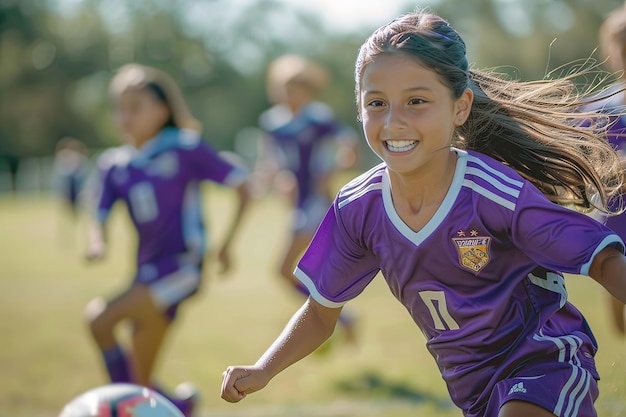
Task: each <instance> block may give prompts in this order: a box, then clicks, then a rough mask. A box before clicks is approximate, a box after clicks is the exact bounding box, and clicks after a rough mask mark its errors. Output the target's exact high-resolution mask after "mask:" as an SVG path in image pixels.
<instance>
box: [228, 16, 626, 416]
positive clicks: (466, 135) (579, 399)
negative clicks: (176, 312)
mask: <svg viewBox="0 0 626 417" xmlns="http://www.w3.org/2000/svg"><path fill="white" fill-rule="evenodd" d="M355 75H356V86H357V91H356V93H357V105H358V108H359V113H360V116H361V118H362V122H363V128H364V131H365V136H366V138H367V141H368V144H369V146H370V147H371V148H372V150H374V152H375V153H376V154H377V155H378V156H379V157H380V158H381V159H382V160H383V161H384V163H383V164H381V165H380V166H378V167H375V168H374V169H372V170H370V171H369V172H367V173H365V174H364V175H362V176H360V177H358V178H357V179H355V180H354V181H352V182H351V183H349V184H348V185H346V186H345V187H344V188H343V189H342V190H341V191H340V193H339V194H338V196H337V198H336V199H335V202H334V204H333V207H332V208H331V209H330V210H329V211H328V213H327V215H326V217H325V219H324V221H323V222H322V224H321V226H320V228H319V229H318V231H317V233H316V236H315V238H314V239H313V241H312V242H311V245H310V246H309V248H308V249H307V251H306V253H305V254H304V256H303V258H302V259H301V261H300V262H299V264H298V268H297V270H296V276H297V277H298V278H299V279H300V280H301V281H302V282H303V283H304V284H305V285H306V286H307V288H309V290H310V292H311V297H310V298H309V300H308V301H307V302H306V303H305V304H304V306H303V307H302V308H301V309H300V310H299V311H298V312H297V313H296V314H295V316H294V317H293V318H292V320H291V321H290V323H289V324H288V325H287V327H286V329H285V330H284V332H283V333H282V334H281V335H280V337H279V338H278V339H277V340H276V341H275V342H274V344H273V345H272V346H271V347H270V348H269V349H268V350H267V351H266V353H265V354H264V355H263V356H262V357H261V358H260V359H259V360H258V361H257V363H256V364H255V365H253V366H243V367H240V366H235V367H229V368H228V369H227V370H226V372H224V380H223V385H222V397H223V398H224V399H226V400H228V401H233V402H234V401H239V400H241V399H242V398H244V397H245V396H246V395H247V394H249V393H252V392H255V391H257V390H259V389H261V388H262V387H264V386H265V385H266V384H267V383H268V382H269V381H270V380H271V379H272V378H273V377H274V376H276V375H277V374H278V373H279V372H280V371H282V370H283V369H285V368H286V367H287V366H289V365H291V364H293V363H294V362H296V361H298V360H300V359H301V358H303V357H304V356H306V355H307V354H309V353H310V352H312V351H313V350H314V349H315V348H316V347H317V346H319V345H320V343H322V342H323V341H324V340H325V339H326V338H327V337H328V336H329V335H330V334H331V333H332V331H333V327H334V326H335V323H336V321H337V318H338V316H339V313H340V311H341V308H342V306H343V305H344V304H345V303H346V302H347V301H349V300H350V299H352V298H354V297H356V296H357V295H358V294H360V293H361V292H362V291H363V289H364V288H365V287H366V286H367V285H368V284H369V282H370V281H371V280H372V279H373V278H374V276H376V275H377V274H378V272H379V271H381V272H382V274H383V275H384V277H385V279H386V281H387V283H388V285H389V287H390V289H391V291H392V293H393V294H394V295H395V296H396V297H397V298H398V300H399V301H400V302H401V303H402V304H403V305H404V306H405V307H406V308H407V310H408V311H409V313H410V314H411V316H412V318H413V320H414V321H415V322H416V324H417V325H418V326H419V327H420V328H421V330H422V332H423V333H424V335H425V337H426V338H427V346H428V348H429V350H430V351H431V353H432V355H433V357H434V358H435V359H436V361H437V364H438V366H439V368H440V371H441V373H442V376H443V379H444V380H445V382H446V384H447V386H448V389H449V392H450V395H451V397H452V399H453V401H454V402H455V403H456V404H457V405H458V406H459V407H460V408H461V409H462V410H463V413H464V414H465V415H466V416H469V417H475V416H476V417H477V416H485V417H495V416H500V417H521V416H531V415H532V416H538V417H542V416H545V417H550V416H552V417H553V416H554V415H556V416H595V415H596V412H595V410H594V406H593V402H594V401H595V398H596V397H597V395H598V388H597V383H596V381H597V379H598V375H597V371H596V368H595V365H594V359H593V357H594V354H595V352H596V342H595V339H594V337H593V334H592V333H591V330H590V329H589V327H588V325H587V323H586V321H585V319H584V318H583V317H582V315H581V313H580V312H579V311H578V310H577V309H576V308H574V306H572V305H571V304H570V303H568V302H567V292H566V291H565V286H564V284H563V281H564V280H563V276H562V275H561V271H563V272H568V273H580V274H586V275H590V276H591V277H592V278H594V279H595V280H597V281H598V282H599V283H600V284H602V285H603V286H604V287H605V288H606V289H607V290H608V291H609V292H611V293H612V294H613V295H614V296H616V297H617V298H619V299H620V300H622V301H626V257H624V256H623V250H624V244H623V242H622V241H621V239H620V238H619V237H618V236H617V235H615V234H614V232H612V231H611V230H610V229H608V228H607V227H605V226H604V225H602V224H601V223H599V222H596V221H595V220H593V219H591V218H590V217H588V216H586V215H584V214H582V213H579V212H576V211H574V210H571V209H569V208H565V207H562V206H560V205H558V204H555V203H554V202H555V201H556V202H563V203H570V204H572V205H574V206H578V207H586V206H588V205H589V204H590V202H589V201H588V199H587V197H586V195H587V194H586V193H585V192H582V191H581V190H586V189H588V188H595V189H596V190H597V192H598V195H599V202H598V205H599V207H600V208H602V209H604V208H606V205H607V203H608V200H609V198H610V197H611V196H612V195H614V194H615V193H616V192H617V187H618V186H619V185H620V184H621V171H620V169H619V161H618V157H617V154H616V153H615V152H614V151H613V149H612V148H611V147H610V146H609V145H608V143H607V142H606V140H605V139H604V137H601V136H595V135H596V134H597V131H598V130H597V129H600V127H599V126H597V125H594V126H591V127H583V126H580V120H582V119H586V118H588V117H589V115H588V114H587V115H585V114H578V115H573V116H572V115H571V114H570V112H569V111H568V110H569V109H571V108H576V107H578V106H577V104H579V103H578V100H579V95H578V94H577V93H576V92H575V91H574V90H573V83H572V82H571V80H572V78H573V77H574V76H575V75H576V74H574V75H570V76H569V78H566V79H556V80H551V81H546V80H543V81H540V82H534V83H533V82H530V83H524V82H514V81H510V80H508V79H506V80H505V79H501V78H499V77H498V76H497V75H496V74H492V73H491V74H490V73H486V72H482V71H477V70H470V69H469V65H468V59H467V57H466V50H465V44H464V42H463V40H462V39H461V38H460V36H459V34H458V33H457V32H456V31H455V30H454V29H453V28H452V27H451V26H450V25H449V24H448V23H447V22H446V21H444V20H443V19H441V18H440V17H438V16H436V15H433V14H430V13H427V12H423V11H418V12H415V13H412V14H407V15H404V16H401V17H400V18H398V19H396V20H394V21H393V22H391V23H389V24H388V25H385V26H383V27H381V28H380V29H378V30H377V31H375V32H374V34H373V35H372V36H371V37H370V38H369V39H368V40H367V41H366V42H365V43H364V44H363V46H362V47H361V49H360V51H359V55H358V58H357V62H356V70H355ZM576 119H578V120H576ZM556 139H558V140H556ZM583 143H584V145H585V147H584V151H585V152H584V153H583V147H582V146H581V144H583ZM461 147H462V148H465V149H466V150H461V149H459V148H461ZM564 189H565V191H567V192H563V190H564ZM550 200H553V201H550Z"/></svg>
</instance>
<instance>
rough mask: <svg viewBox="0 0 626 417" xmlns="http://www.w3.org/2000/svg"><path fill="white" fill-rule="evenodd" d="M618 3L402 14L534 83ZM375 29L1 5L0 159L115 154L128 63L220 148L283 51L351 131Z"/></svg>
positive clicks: (285, 10)
mask: <svg viewBox="0 0 626 417" xmlns="http://www.w3.org/2000/svg"><path fill="white" fill-rule="evenodd" d="M338 1H341V0H338ZM621 3H622V1H621V0H614V1H612V0H471V1H467V0H465V1H464V0H438V1H436V0H433V1H419V0H416V1H407V4H406V7H405V8H404V10H402V11H410V10H412V9H413V8H415V7H416V6H417V5H419V6H427V7H430V8H431V9H432V10H433V11H435V12H437V13H438V14H440V15H442V16H443V17H445V18H447V19H448V20H449V21H450V22H451V23H452V24H453V26H455V28H457V29H458V30H459V31H460V32H461V34H462V35H463V36H464V38H465V40H466V42H467V44H468V55H469V59H470V62H471V63H473V65H475V66H477V67H481V68H484V67H499V69H500V70H502V71H506V72H510V73H511V74H512V75H513V76H515V77H516V78H521V79H534V78H543V77H544V76H545V75H546V73H547V72H548V71H550V70H551V69H554V68H557V67H559V66H561V65H563V64H566V63H568V62H572V61H575V60H579V59H581V58H586V57H589V56H591V55H592V54H593V51H594V49H595V48H596V47H597V44H598V40H597V39H598V36H597V31H598V27H599V25H600V23H601V21H602V20H603V19H604V17H605V16H606V14H607V13H608V12H609V11H610V10H612V9H614V8H615V7H617V6H620V5H621ZM238 4H239V3H238ZM366 6H367V1H365V0H364V1H363V7H366ZM399 12H400V11H399ZM384 23H386V22H380V24H384ZM373 29H374V28H363V29H359V30H355V31H353V32H350V33H346V32H345V31H335V30H332V28H330V29H329V28H328V27H327V26H325V25H324V22H323V21H321V20H320V18H319V17H318V16H317V15H312V14H310V13H306V12H303V11H298V10H296V9H294V8H290V7H288V6H286V5H285V4H284V3H282V2H281V1H279V0H258V1H249V2H248V3H247V4H243V3H242V4H241V5H240V6H238V7H235V6H234V3H231V2H229V1H227V0H0V155H3V156H4V157H5V158H6V157H7V156H13V157H26V156H42V155H49V154H51V153H52V152H53V150H54V147H55V145H56V143H57V141H58V140H59V139H60V138H62V137H64V136H73V137H76V138H79V139H80V140H82V141H84V142H85V143H86V144H87V146H89V147H90V148H92V149H100V148H104V147H107V146H112V145H116V144H117V143H118V139H117V135H116V132H115V129H114V127H113V126H112V123H111V122H112V120H111V111H110V110H111V109H110V103H109V101H108V92H107V87H108V82H109V80H110V78H111V76H112V74H113V72H114V71H115V69H116V68H118V67H120V66H121V65H123V64H125V63H128V62H140V63H143V64H147V65H153V66H156V67H159V68H161V69H164V70H165V71H167V72H169V73H170V74H172V75H173V76H174V78H175V79H176V80H177V81H178V82H179V83H180V85H181V86H182V88H183V92H184V93H185V96H186V98H187V99H188V101H189V104H190V106H191V108H192V110H193V112H194V114H195V115H196V116H197V117H198V118H199V119H200V120H202V122H203V123H204V126H205V131H204V134H205V136H206V138H207V139H209V140H210V141H212V142H213V143H215V144H216V146H217V147H218V148H221V149H228V148H232V146H233V138H234V137H235V135H236V133H237V132H238V131H239V130H240V129H241V128H243V127H246V126H251V125H256V122H257V117H258V115H259V113H260V112H261V111H262V110H263V109H264V108H266V106H268V102H267V99H266V96H265V86H264V80H265V66H266V64H267V63H268V62H269V61H270V60H272V59H273V58H275V57H276V56H278V55H280V54H282V53H287V52H289V53H300V54H303V55H306V56H309V57H311V58H313V59H315V60H317V61H319V62H321V63H323V64H325V65H326V66H327V67H328V68H329V69H330V71H331V73H332V74H333V77H334V79H333V83H332V87H331V88H329V89H328V90H327V91H326V92H325V93H324V97H323V99H324V100H326V101H327V102H329V103H330V104H332V105H333V106H334V107H335V108H336V109H337V112H338V114H339V115H340V117H341V118H343V120H344V121H346V122H348V123H352V124H353V126H354V127H355V128H356V129H359V127H358V124H357V122H356V118H355V114H356V112H355V107H354V97H353V89H354V85H353V73H352V71H353V63H354V59H355V56H356V52H357V48H358V46H359V45H360V44H361V43H362V41H363V40H364V39H365V37H366V36H367V35H368V34H369V33H370V32H371V31H372V30H373ZM555 39H556V40H555ZM595 57H596V58H598V54H595ZM0 158H1V157H0ZM0 163H1V162H0Z"/></svg>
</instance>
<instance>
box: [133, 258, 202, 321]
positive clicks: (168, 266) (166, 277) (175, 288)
mask: <svg viewBox="0 0 626 417" xmlns="http://www.w3.org/2000/svg"><path fill="white" fill-rule="evenodd" d="M201 278H202V262H197V261H196V262H193V261H189V260H187V259H185V257H184V256H181V257H172V258H169V259H165V260H162V261H159V262H153V263H144V264H141V265H139V268H138V270H137V275H136V276H135V279H134V281H133V284H138V283H139V284H144V285H147V286H148V288H149V290H150V293H151V295H152V299H153V300H154V302H155V304H156V305H157V307H158V308H159V309H161V310H162V311H163V312H164V313H165V315H166V316H167V317H168V319H169V320H170V321H173V320H174V318H175V317H176V312H177V310H178V306H179V305H180V303H181V302H182V301H184V300H186V299H187V298H189V297H191V296H192V295H194V294H195V293H196V292H197V291H198V288H199V287H200V281H201Z"/></svg>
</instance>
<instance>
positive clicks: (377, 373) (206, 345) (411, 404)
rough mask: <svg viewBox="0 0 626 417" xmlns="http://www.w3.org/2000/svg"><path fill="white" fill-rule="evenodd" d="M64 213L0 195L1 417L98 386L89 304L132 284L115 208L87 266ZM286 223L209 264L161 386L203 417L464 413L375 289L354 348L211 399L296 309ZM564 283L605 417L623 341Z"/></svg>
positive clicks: (279, 211)
mask: <svg viewBox="0 0 626 417" xmlns="http://www.w3.org/2000/svg"><path fill="white" fill-rule="evenodd" d="M230 197H231V195H230V194H229V193H224V192H222V191H221V190H220V189H217V188H211V189H210V193H209V195H208V196H207V200H208V201H207V203H208V204H207V215H208V219H209V223H210V226H211V228H212V236H213V239H212V240H213V243H217V242H219V241H220V236H222V233H223V231H224V226H225V224H224V222H222V221H220V219H219V216H220V213H228V212H229V210H230V207H232V206H231V205H232V203H233V202H232V201H231V199H230ZM60 214H61V213H60V211H59V207H58V206H57V203H56V202H55V200H54V199H53V198H51V197H46V196H43V197H36V196H33V197H21V198H18V199H14V198H10V197H3V198H2V199H0V233H1V234H2V239H0V341H1V342H0V417H53V416H55V415H56V413H58V411H59V410H60V409H61V407H62V405H63V404H64V403H65V402H66V401H68V400H69V399H70V398H72V397H74V396H75V395H77V394H79V393H80V392H82V391H85V390H86V389H89V388H91V387H94V386H97V385H102V384H104V383H106V380H105V375H104V371H103V368H102V366H101V364H100V359H99V357H98V355H97V352H96V350H95V348H94V346H93V344H92V342H91V340H90V339H89V338H88V337H87V333H86V331H85V326H84V322H83V320H82V310H83V307H84V305H85V304H86V303H87V302H88V301H89V300H90V299H91V298H92V297H95V296H98V295H111V294H114V293H115V292H117V291H118V290H120V289H121V288H122V287H123V286H124V285H126V283H127V282H128V280H129V277H130V276H131V274H132V272H133V255H134V242H135V238H134V236H133V235H132V234H131V233H130V228H129V223H128V220H127V219H126V215H125V213H124V210H123V209H122V210H116V211H115V212H114V215H113V218H112V219H111V225H110V226H111V228H110V231H111V234H110V236H111V239H110V243H111V244H110V252H109V254H108V257H107V259H106V260H104V261H103V262H101V263H99V264H93V265H87V264H86V263H85V262H84V261H83V260H82V257H81V255H82V249H83V241H84V238H83V236H82V234H83V233H82V231H83V230H84V219H81V221H80V223H79V224H78V225H77V226H76V227H74V228H73V229H72V227H71V225H70V224H69V223H64V224H59V218H60ZM287 216H288V212H287V208H286V206H285V205H284V204H283V203H282V202H280V201H278V200H274V199H271V198H267V199H264V200H260V201H258V202H256V203H255V205H254V206H253V208H252V210H251V212H250V213H249V216H248V217H247V218H246V222H245V224H244V227H243V229H242V233H241V234H240V235H239V236H238V239H237V242H236V245H235V247H234V253H233V256H234V257H235V261H236V265H235V269H234V271H233V272H232V273H231V274H230V275H229V276H227V277H221V276H218V275H217V274H216V273H215V268H214V267H213V265H210V266H209V268H208V270H207V277H206V281H205V286H204V288H203V291H202V292H201V293H200V294H199V295H198V296H197V297H195V298H194V299H192V300H190V301H189V302H188V303H187V305H186V306H185V308H184V309H183V310H182V311H181V315H180V317H179V320H178V321H177V322H176V324H175V327H174V328H173V331H172V334H171V337H170V338H169V339H168V340H167V342H166V345H165V347H164V352H163V355H162V357H161V362H160V363H159V364H158V369H157V371H156V373H157V376H158V378H159V379H160V380H162V381H163V382H164V383H165V384H167V385H169V386H174V385H175V384H177V383H179V382H181V381H186V380H189V381H193V382H194V383H195V384H196V385H197V386H198V387H199V388H200V390H201V393H202V396H203V406H202V413H201V415H206V416H222V417H269V416H272V417H279V416H305V417H306V416H333V417H356V416H381V417H382V416H385V417H404V416H418V415H419V416H434V415H437V416H443V417H446V416H457V417H458V416H460V415H461V413H460V412H459V411H458V410H457V409H455V408H454V407H453V406H452V405H451V402H450V400H449V399H448V395H447V391H446V389H445V386H444V384H443V382H442V380H441V377H440V376H439V373H438V371H437V368H436V366H435V364H434V361H433V359H432V358H431V357H430V355H429V354H428V353H427V351H426V349H425V347H424V339H423V336H422V334H421V332H420V331H419V330H418V329H417V328H416V327H415V326H414V324H413V323H412V321H411V319H410V317H409V316H408V314H407V313H406V312H405V311H404V308H403V307H402V306H400V305H399V304H398V303H397V301H396V300H395V299H394V298H393V297H392V295H391V294H390V292H389V290H388V289H387V288H386V286H385V284H384V282H383V280H382V279H376V280H375V281H374V282H373V283H372V284H371V285H370V287H369V288H368V289H367V290H366V291H365V293H364V294H363V295H362V296H360V297H359V298H358V299H356V300H354V301H353V302H351V303H350V304H349V305H348V307H347V308H350V309H351V310H352V311H353V312H354V313H355V314H357V315H358V317H359V318H360V320H359V329H360V333H359V344H358V345H357V346H348V345H345V344H343V343H341V334H340V333H338V334H337V335H336V336H335V337H334V338H335V340H334V343H333V346H332V348H331V349H330V351H329V352H328V353H327V354H325V355H314V356H312V357H309V358H306V359H305V360H303V361H301V362H300V363H298V364H296V365H294V366H293V367H291V368H289V369H287V370H286V371H285V372H283V373H282V374H281V375H279V376H277V377H276V378H275V379H274V380H273V381H272V382H271V383H270V385H269V386H268V387H267V388H265V389H264V390H263V391H261V392H258V393H255V394H253V395H251V396H249V397H248V398H247V399H246V400H244V401H243V402H241V403H239V404H236V405H233V404H228V403H225V402H224V401H222V400H221V399H220V398H219V390H220V384H221V373H222V371H223V370H224V369H225V368H226V367H227V366H228V365H232V364H250V363H253V362H254V361H255V360H256V359H257V357H258V356H259V355H260V354H261V353H262V352H263V351H264V349H265V348H266V347H267V346H268V345H269V344H270V343H271V341H272V340H273V339H274V337H275V336H276V335H277V334H278V333H279V332H280V330H281V329H282V327H283V326H284V324H285V322H286V321H287V320H288V319H289V317H290V316H291V314H292V313H293V312H294V311H295V310H296V309H297V307H298V306H299V305H300V303H301V301H302V300H300V299H299V298H298V297H296V296H295V295H293V294H292V293H291V292H290V291H289V290H288V289H287V288H286V287H285V286H284V285H283V284H282V283H281V282H280V281H279V279H278V278H277V273H275V270H276V269H277V263H278V258H279V256H280V253H281V251H282V250H283V247H284V245H285V239H286V237H287V230H286V223H287V222H288V217H287ZM65 220H67V219H65ZM61 232H64V233H61ZM567 282H568V287H569V290H570V299H571V300H572V301H573V302H574V303H575V304H576V305H577V306H578V307H579V308H580V309H581V310H583V312H584V313H585V314H586V316H587V318H588V320H589V321H590V323H591V325H592V327H593V329H594V331H595V333H596V336H597V338H598V340H599V343H600V352H599V354H598V357H597V362H598V367H599V370H600V373H601V375H602V377H603V379H602V381H601V394H600V395H601V396H600V399H599V400H598V403H597V406H598V411H599V415H600V416H604V417H611V416H615V417H617V416H623V415H625V414H626V397H625V395H624V394H626V377H625V371H624V370H625V369H626V340H623V339H619V338H617V337H616V336H615V335H614V334H613V333H612V331H611V328H610V326H609V325H608V323H607V321H606V318H607V314H606V313H607V312H606V309H605V305H604V293H603V290H602V288H600V287H599V286H598V285H597V284H595V283H594V282H592V281H591V280H590V279H587V278H583V277H576V276H574V277H568V281H567ZM121 337H124V334H121Z"/></svg>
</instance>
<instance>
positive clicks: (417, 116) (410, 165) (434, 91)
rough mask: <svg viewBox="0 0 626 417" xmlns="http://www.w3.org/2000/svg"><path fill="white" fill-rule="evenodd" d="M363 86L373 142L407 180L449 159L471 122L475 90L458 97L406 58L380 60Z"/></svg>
mask: <svg viewBox="0 0 626 417" xmlns="http://www.w3.org/2000/svg"><path fill="white" fill-rule="evenodd" d="M359 87H360V88H359V92H360V99H359V103H360V114H361V117H362V121H363V131H364V133H365V137H366V138H367V142H368V144H369V146H370V148H371V149H372V150H373V151H374V152H375V153H376V154H377V155H378V156H379V157H380V158H381V159H382V160H383V161H385V163H386V164H387V166H388V168H389V170H390V171H392V172H395V173H397V174H401V175H412V174H419V173H422V172H425V171H424V170H429V169H431V168H432V167H434V166H435V165H434V164H437V163H439V162H441V161H443V160H445V158H448V156H449V152H448V151H449V149H450V145H451V141H452V138H453V135H454V130H455V128H456V127H457V126H460V125H461V124H463V123H464V122H465V120H466V118H467V115H468V114H469V110H470V108H471V103H472V98H473V96H472V93H471V91H470V90H466V91H465V92H463V93H462V94H461V96H460V97H459V98H454V97H453V94H452V91H451V90H450V89H449V88H448V87H447V86H446V85H445V84H443V83H442V82H441V79H440V77H439V75H438V74H437V73H436V72H434V71H432V70H430V69H428V68H426V67H425V66H423V65H421V64H420V62H419V61H418V60H417V59H415V58H414V57H412V56H409V55H408V54H404V53H393V54H380V55H378V56H376V57H375V58H374V60H373V61H371V62H370V63H368V64H367V65H366V67H365V69H364V71H363V75H362V78H361V80H360V85H359Z"/></svg>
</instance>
